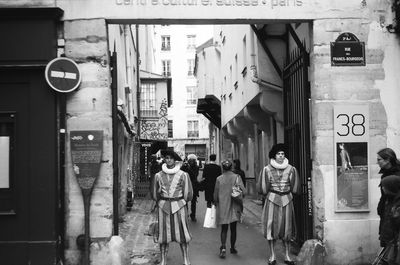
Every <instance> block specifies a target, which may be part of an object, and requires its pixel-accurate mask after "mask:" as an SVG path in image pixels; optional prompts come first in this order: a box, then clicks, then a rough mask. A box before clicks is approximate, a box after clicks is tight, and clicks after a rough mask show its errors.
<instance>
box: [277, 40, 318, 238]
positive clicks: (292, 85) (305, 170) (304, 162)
mask: <svg viewBox="0 0 400 265" xmlns="http://www.w3.org/2000/svg"><path fill="white" fill-rule="evenodd" d="M303 47H304V44H303ZM288 59H289V60H288V62H287V63H286V66H285V68H284V71H283V81H284V104H285V142H286V144H287V145H288V147H289V148H288V149H289V154H288V159H289V161H290V162H291V164H292V165H294V166H295V167H296V168H297V170H298V173H299V175H300V178H301V181H302V193H301V195H300V196H295V200H294V207H295V212H296V226H297V241H298V242H299V243H302V242H304V241H306V240H307V239H310V238H312V236H313V212H312V194H311V192H312V190H311V159H310V158H311V156H310V122H309V120H310V115H309V98H310V84H309V81H308V66H309V54H308V52H307V51H305V49H304V48H303V49H301V48H296V49H295V50H294V51H293V52H292V53H291V54H290V55H289V56H288Z"/></svg>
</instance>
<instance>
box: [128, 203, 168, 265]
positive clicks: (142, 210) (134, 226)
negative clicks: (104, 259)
mask: <svg viewBox="0 0 400 265" xmlns="http://www.w3.org/2000/svg"><path fill="white" fill-rule="evenodd" d="M153 205H154V204H153V201H151V200H147V199H143V200H135V201H134V204H133V207H132V210H131V211H129V212H127V213H126V214H125V215H124V217H123V222H122V223H121V224H120V235H121V237H122V238H123V239H124V249H125V253H127V255H128V256H129V258H130V264H131V265H139V264H140V265H153V264H158V263H159V261H160V257H159V251H158V244H155V243H154V242H153V237H152V236H149V235H147V234H148V228H149V225H150V224H151V223H152V222H154V221H155V213H154V212H151V210H152V208H153Z"/></svg>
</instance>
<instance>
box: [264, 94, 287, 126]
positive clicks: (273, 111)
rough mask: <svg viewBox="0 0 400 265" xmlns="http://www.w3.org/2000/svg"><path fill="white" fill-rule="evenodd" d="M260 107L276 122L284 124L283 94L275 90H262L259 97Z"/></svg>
mask: <svg viewBox="0 0 400 265" xmlns="http://www.w3.org/2000/svg"><path fill="white" fill-rule="evenodd" d="M259 103H260V107H261V109H262V110H263V111H264V112H266V113H267V114H269V115H271V116H273V117H274V118H275V120H276V121H277V122H280V123H283V122H284V113H283V93H281V92H278V91H275V90H264V91H263V92H262V93H261V95H260V102H259Z"/></svg>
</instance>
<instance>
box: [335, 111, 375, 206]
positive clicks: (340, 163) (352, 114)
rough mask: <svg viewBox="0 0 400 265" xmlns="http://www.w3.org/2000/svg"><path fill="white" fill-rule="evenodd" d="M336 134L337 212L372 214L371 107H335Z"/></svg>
mask: <svg viewBox="0 0 400 265" xmlns="http://www.w3.org/2000/svg"><path fill="white" fill-rule="evenodd" d="M334 133H335V136H334V140H335V141H334V145H335V146H334V152H335V156H334V157H335V211H336V212H361V211H369V199H368V198H369V195H368V183H369V170H368V142H369V110H368V106H366V105H337V106H335V108H334Z"/></svg>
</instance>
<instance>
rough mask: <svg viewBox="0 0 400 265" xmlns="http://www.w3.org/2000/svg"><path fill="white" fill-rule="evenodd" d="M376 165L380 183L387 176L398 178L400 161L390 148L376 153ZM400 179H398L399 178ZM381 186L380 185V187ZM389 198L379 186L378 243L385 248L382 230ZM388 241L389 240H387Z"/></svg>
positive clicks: (385, 242)
mask: <svg viewBox="0 0 400 265" xmlns="http://www.w3.org/2000/svg"><path fill="white" fill-rule="evenodd" d="M376 160H377V163H378V165H379V167H380V171H379V173H380V174H382V176H381V181H383V179H385V178H386V177H387V176H389V175H396V176H400V161H399V160H398V159H397V156H396V153H395V152H394V151H393V150H392V149H390V148H384V149H382V150H380V151H379V152H378V153H377V156H376ZM399 178H400V177H399ZM380 186H381V185H380ZM388 199H389V197H388V195H387V194H385V193H384V192H383V190H382V186H381V198H380V200H379V203H378V209H377V210H378V215H379V217H380V222H379V241H380V244H381V247H385V246H386V245H387V243H388V238H386V237H385V235H384V234H385V233H384V231H383V230H384V229H385V224H386V223H387V222H388V220H385V219H386V218H385V209H386V204H387V201H388ZM389 240H390V238H389Z"/></svg>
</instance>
